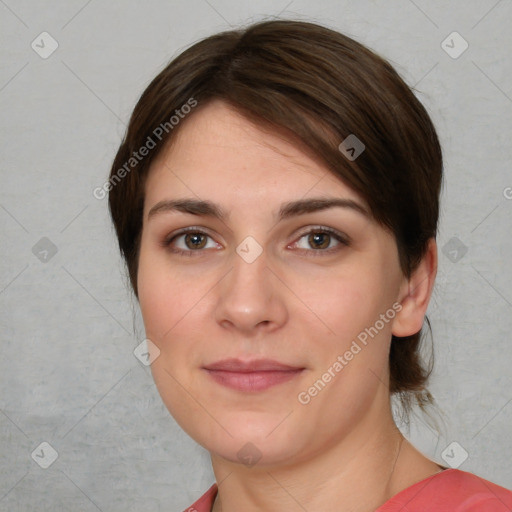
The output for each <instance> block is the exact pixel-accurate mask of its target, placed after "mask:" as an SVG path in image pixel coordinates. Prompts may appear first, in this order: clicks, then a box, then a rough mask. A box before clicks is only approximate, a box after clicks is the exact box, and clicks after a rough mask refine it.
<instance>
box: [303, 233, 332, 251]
mask: <svg viewBox="0 0 512 512" xmlns="http://www.w3.org/2000/svg"><path fill="white" fill-rule="evenodd" d="M330 241H331V235H329V234H327V233H311V234H310V235H309V236H308V243H309V244H310V245H311V247H313V248H315V249H325V248H327V247H329V243H330Z"/></svg>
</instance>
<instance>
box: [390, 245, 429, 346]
mask: <svg viewBox="0 0 512 512" xmlns="http://www.w3.org/2000/svg"><path fill="white" fill-rule="evenodd" d="M436 274H437V244H436V241H435V239H434V238H431V239H430V240H429V242H428V248H427V251H426V252H425V254H424V256H423V258H422V260H421V262H420V264H419V265H418V267H417V268H416V269H415V270H414V272H413V273H412V275H411V277H410V278H409V279H407V277H405V276H404V280H403V283H402V284H401V285H400V291H399V296H398V301H399V302H400V304H401V305H402V309H401V310H400V311H399V312H398V314H397V315H396V316H395V318H394V320H393V328H392V330H391V332H392V333H393V335H395V336H398V337H404V336H411V335H413V334H416V333H417V332H418V331H419V330H420V329H421V327H422V326H423V319H424V318H425V314H426V312H427V307H428V303H429V301H430V296H431V295H432V290H433V288H434V281H435V278H436Z"/></svg>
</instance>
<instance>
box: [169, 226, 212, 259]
mask: <svg viewBox="0 0 512 512" xmlns="http://www.w3.org/2000/svg"><path fill="white" fill-rule="evenodd" d="M163 245H164V246H165V247H168V248H169V249H170V250H171V251H172V252H176V253H180V254H184V253H188V255H191V253H193V252H200V251H201V249H215V248H218V247H219V244H217V243H216V242H215V241H214V240H213V239H212V237H211V236H210V235H208V234H207V233H205V232H203V231H200V230H198V229H197V228H194V227H191V228H186V229H183V230H181V231H180V232H178V233H174V234H172V235H170V236H169V237H167V238H166V239H165V240H164V242H163Z"/></svg>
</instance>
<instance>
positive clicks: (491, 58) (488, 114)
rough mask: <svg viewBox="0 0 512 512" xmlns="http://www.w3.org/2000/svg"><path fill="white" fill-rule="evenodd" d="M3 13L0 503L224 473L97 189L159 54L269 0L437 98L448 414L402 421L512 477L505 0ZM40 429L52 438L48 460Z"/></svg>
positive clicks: (281, 1)
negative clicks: (383, 60) (372, 52)
mask: <svg viewBox="0 0 512 512" xmlns="http://www.w3.org/2000/svg"><path fill="white" fill-rule="evenodd" d="M0 16H1V20H2V29H1V31H0V34H1V35H0V38H1V46H0V47H1V51H2V63H3V65H2V69H1V74H0V104H1V109H2V116H1V120H0V130H1V134H2V158H1V161H0V162H1V163H0V165H1V183H2V186H1V195H0V223H1V230H2V244H1V253H0V261H1V271H0V308H1V320H0V321H1V324H0V333H1V352H2V357H1V358H0V379H1V380H0V386H1V387H0V455H1V462H0V511H9V512H13V511H18V510H19V511H27V510H52V511H55V510H58V511H61V510H62V511H65V510H70V511H71V510H73V511H75V510H81V511H82V510H83V511H97V510H102V511H105V512H106V511H141V510H144V511H147V512H151V511H164V510H165V511H179V510H181V509H183V508H185V507H186V506H187V505H189V504H190V503H192V501H194V500H195V499H196V498H197V497H198V496H199V495H200V494H201V493H202V492H203V491H204V490H206V488H207V487H208V486H209V485H210V484H211V483H212V482H213V477H212V474H211V470H210V467H209V466H210V464H209V458H208V454H207V453H206V452H205V451H204V450H203V449H202V448H200V447H198V446H196V445H195V443H193V442H192V441H191V440H190V439H188V437H187V436H186V434H184V433H183V432H182V431H181V430H180V429H179V428H178V427H177V425H176V424H175V423H174V421H173V419H172V418H171V417H170V415H169V414H168V412H167V410H166V409H165V407H164V406H163V404H162V403H161V400H160V398H159V396H158V394H157V391H156V389H155V387H154V384H153V381H152V378H151V372H150V369H149V367H146V366H144V365H143V364H142V363H141V362H139V360H138V359H136V357H135V356H134V354H133V350H134V348H135V347H136V346H137V345H138V344H139V343H140V342H141V340H143V339H144V332H143V329H142V327H141V322H140V318H139V316H138V312H137V308H136V303H135V301H134V300H133V299H132V298H131V296H130V294H129V292H128V291H127V286H126V278H125V275H124V270H123V268H122V266H121V260H120V258H119V256H118V253H117V246H116V242H115V239H114V236H113V231H112V228H111V226H110V223H109V218H108V214H107V202H106V199H104V200H97V199H95V198H94V197H93V193H92V191H93V189H94V188H95V187H98V186H101V185H102V184H103V183H104V181H105V179H106V177H107V176H108V171H109V166H110V164H111V161H112V159H113V156H114V154H115V151H116V149H117V146H118V144H119V142H120V139H121V136H122V134H123V132H124V129H125V124H126V122H127V120H128V117H129V115H130V113H131V110H132V108H133V106H134V104H135V102H136V100H137V98H138V97H139V95H140V94H141V92H142V91H143V89H144V88H145V86H146V85H147V84H148V83H149V81H150V80H151V79H152V78H153V77H154V76H155V74H156V73H157V72H158V71H159V70H160V69H162V67H163V66H164V65H165V63H166V62H167V61H168V60H169V59H170V58H171V57H172V56H174V55H176V54H177V53H179V51H181V50H182V49H184V48H185V47H186V46H188V45H190V44H191V43H193V42H195V41H196V40H198V39H199V38H202V37H204V36H207V35H209V34H211V33H214V32H216V31H219V30H223V29H226V28H228V27H229V26H234V25H237V24H239V23H247V22H249V21H255V20H258V19H261V18H262V17H265V16H266V17H269V16H281V17H293V18H296V19H297V18H301V19H307V20H313V21H317V22H320V23H324V24H327V25H329V26H331V27H333V28H336V29H339V30H341V31H343V32H345V33H346V34H348V35H350V36H352V37H355V38H356V39H358V40H359V41H361V42H363V43H365V44H367V45H369V46H370V47H372V48H374V49H376V50H377V51H378V52H379V53H381V54H383V55H384V56H385V57H387V58H388V59H389V60H390V61H391V62H392V63H393V64H394V65H395V66H396V67H397V69H398V70H399V72H400V73H401V74H402V75H403V77H404V78H405V79H406V81H407V82H408V83H409V84H410V85H414V86H415V88H416V90H417V95H418V97H419V98H420V99H421V101H423V103H424V104H425V105H426V107H427V108H428V110H429V112H430V113H431V115H432V117H433V119H434V122H435V124H436V126H437V128H438V131H439V135H440V137H441V139H442V143H443V146H444V154H445V161H446V178H445V188H444V191H443V196H442V200H443V206H442V214H441V229H440V233H439V238H438V241H439V249H440V250H439V255H440V269H439V277H438V281H437V285H436V289H435V294H434V298H433V301H432V303H431V305H430V308H429V312H430V318H431V320H432V323H433V333H434V336H433V338H434V343H435V354H436V369H435V374H434V376H433V378H432V383H431V390H432V392H433V394H434V396H435V397H436V399H437V402H438V404H439V409H440V411H441V412H442V414H443V417H444V422H443V423H442V424H440V427H439V432H436V430H435V429H434V428H433V427H432V426H430V425H429V424H428V422H427V420H426V418H425V417H423V416H421V415H419V416H418V417H416V418H415V419H414V420H413V423H412V426H411V430H410V432H409V433H408V434H407V435H408V436H409V437H410V438H411V439H412V441H413V442H414V443H416V444H417V446H418V447H419V448H420V449H421V450H423V451H424V452H425V453H426V454H427V455H429V456H430V457H432V458H434V459H435V460H437V461H438V462H441V463H444V464H446V463H447V461H446V460H445V461H443V453H444V454H445V457H446V456H447V455H446V454H447V453H448V455H449V456H451V457H450V458H449V461H450V462H452V461H455V462H453V464H455V463H458V464H460V466H459V469H462V470H466V471H472V472H475V473H477V474H478V475H480V476H482V477H484V478H487V479H489V480H492V481H494V482H496V483H498V484H501V485H503V486H507V487H510V486H512V476H511V471H510V469H511V468H510V460H511V459H512V440H511V437H510V430H511V429H510V425H511V419H512V404H511V401H512V374H511V371H510V368H511V367H512V365H511V363H512V345H511V344H512V339H511V335H510V332H511V329H512V314H511V312H512V272H511V268H510V261H511V254H512V238H511V236H510V234H511V233H512V220H511V219H512V200H511V199H507V197H506V196H508V197H509V198H510V197H511V196H512V189H510V188H507V187H512V173H511V170H510V162H511V151H512V149H511V148H512V145H511V134H512V130H511V128H512V116H511V113H512V84H511V77H512V63H511V59H510V57H509V55H510V49H511V48H512V36H511V30H510V25H511V21H512V2H511V1H510V0H502V1H495V0H487V1H475V0H473V1H466V0H460V1H453V2H446V1H440V0H439V1H422V0H415V1H414V2H413V1H411V0H397V1H388V2H384V1H369V0H365V1H357V2H356V1H352V2H348V1H340V0H329V1H327V0H316V1H314V2H310V1H306V0H293V1H290V0H273V1H270V0H263V1H259V2H251V1H249V0H241V1H240V0H192V1H186V2H185V1H167V2H166V1H163V0H151V1H145V2H142V1H134V0H131V1H123V2H121V1H108V2H100V1H99V0H92V1H86V0H73V1H66V2H64V1H63V0H60V1H55V0H53V1H52V2H49V1H39V2H29V1H28V0H18V1H17V0H6V1H0ZM44 31H46V32H48V33H49V34H50V35H51V36H52V37H53V38H54V39H55V40H56V41H57V42H58V48H57V49H56V51H55V52H54V53H53V54H52V55H50V56H49V57H48V58H46V59H43V58H42V57H41V56H40V54H39V53H37V52H36V51H34V50H33V49H32V47H31V43H32V41H35V43H38V44H39V46H40V47H42V46H43V43H41V38H42V37H43V36H40V34H41V33H42V32H44ZM453 31H457V32H458V33H459V34H460V35H461V36H462V37H463V38H464V40H466V41H467V43H468V44H469V47H468V49H467V50H466V51H465V52H464V53H462V54H461V55H460V56H458V58H453V53H454V52H456V53H457V52H458V51H460V50H461V49H462V48H463V46H462V44H463V42H462V40H460V39H457V38H455V39H453V37H452V38H451V39H450V38H449V39H448V40H447V42H446V43H445V49H448V50H449V51H451V52H452V56H450V55H449V54H448V53H447V52H446V51H445V49H443V47H442V45H441V43H442V41H444V40H445V39H446V37H447V36H448V35H449V34H451V33H452V32H453ZM44 37H47V36H44ZM446 45H448V46H452V47H453V48H451V49H449V48H446ZM44 47H45V49H46V50H48V48H50V46H49V40H48V39H45V43H44ZM38 49H39V50H40V51H42V49H41V48H38ZM507 191H508V192H507ZM43 237H46V238H47V239H48V240H50V241H51V244H53V245H51V244H50V243H49V242H48V240H46V239H43V240H42V241H41V239H42V238H43ZM53 246H55V247H53ZM52 249H53V252H54V251H55V249H56V250H57V252H56V253H55V254H53V252H52ZM466 250H467V252H465V251H466ZM45 251H47V252H45ZM404 428H405V427H404ZM404 431H405V430H404ZM42 442H47V443H49V444H50V445H51V447H53V449H54V450H55V451H56V452H57V454H58V458H57V459H56V460H55V461H54V462H53V464H51V465H50V466H49V467H48V468H47V469H43V468H42V467H40V464H44V462H45V461H46V462H47V463H48V462H51V449H50V448H48V447H47V446H46V445H43V446H42V447H40V444H41V443H42ZM452 442H457V443H458V444H457V445H452V446H451V448H449V449H448V451H446V450H445V449H446V448H447V447H448V446H449V445H450V443H452ZM41 450H42V451H41ZM451 450H453V451H451ZM466 452H467V454H468V455H467V458H466V459H465V460H464V461H463V462H462V460H463V459H464V457H465V453H466Z"/></svg>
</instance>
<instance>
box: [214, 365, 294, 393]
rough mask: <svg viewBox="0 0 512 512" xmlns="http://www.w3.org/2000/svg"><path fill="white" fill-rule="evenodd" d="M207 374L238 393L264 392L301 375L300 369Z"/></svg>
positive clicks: (217, 371) (223, 371)
mask: <svg viewBox="0 0 512 512" xmlns="http://www.w3.org/2000/svg"><path fill="white" fill-rule="evenodd" d="M207 372H208V373H209V374H210V376H211V377H212V378H213V379H214V380H215V381H216V382H218V383H219V384H222V385H223V386H226V387H228V388H232V389H236V390H238V391H265V390H266V389H269V388H271V387H273V386H277V385H278V384H282V383H284V382H287V381H289V380H291V379H293V378H294V377H296V376H297V375H299V374H300V373H302V368H301V369H297V370H287V371H259V372H231V371H225V370H207Z"/></svg>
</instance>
